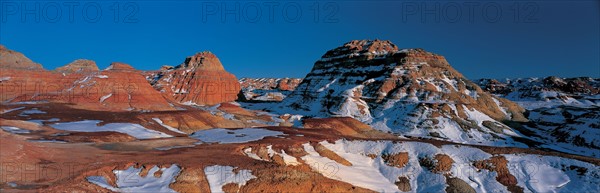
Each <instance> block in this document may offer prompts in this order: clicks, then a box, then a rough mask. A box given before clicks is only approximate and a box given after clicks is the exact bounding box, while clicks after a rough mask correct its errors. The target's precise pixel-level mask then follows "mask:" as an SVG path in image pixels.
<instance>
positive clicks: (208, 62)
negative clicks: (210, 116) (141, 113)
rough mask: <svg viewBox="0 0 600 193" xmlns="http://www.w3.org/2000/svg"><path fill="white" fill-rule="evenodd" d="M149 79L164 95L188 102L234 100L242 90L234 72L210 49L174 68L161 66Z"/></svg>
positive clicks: (216, 102) (209, 103) (208, 103)
mask: <svg viewBox="0 0 600 193" xmlns="http://www.w3.org/2000/svg"><path fill="white" fill-rule="evenodd" d="M149 79H151V80H150V81H151V84H152V85H153V86H154V88H156V89H157V90H159V91H160V92H161V93H163V95H164V96H165V97H167V98H170V99H173V100H175V101H178V102H180V103H186V104H198V105H214V104H219V103H223V102H229V101H234V100H235V99H236V98H237V94H238V92H239V90H240V84H239V83H238V80H237V78H236V77H235V75H233V74H231V73H229V72H227V71H225V68H223V65H222V64H221V61H219V58H217V56H215V55H214V54H212V53H210V52H201V53H197V54H195V55H193V56H190V57H188V58H186V59H185V61H184V62H183V63H182V64H180V65H179V66H176V67H174V68H167V67H165V68H162V69H161V70H160V71H158V72H155V73H153V74H151V75H150V76H149Z"/></svg>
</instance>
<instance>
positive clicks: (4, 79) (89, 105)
mask: <svg viewBox="0 0 600 193" xmlns="http://www.w3.org/2000/svg"><path fill="white" fill-rule="evenodd" d="M11 52H13V53H12V54H13V55H22V54H20V53H18V52H14V51H11ZM83 63H84V64H82V63H81V61H79V62H77V61H76V62H74V63H71V64H69V65H67V66H65V67H61V68H59V69H60V71H56V72H54V71H42V70H33V71H32V70H27V69H23V68H21V66H16V65H14V64H11V63H5V64H3V66H6V67H10V68H3V69H2V70H1V71H0V80H1V81H0V91H1V94H0V101H2V102H25V101H44V102H53V103H67V104H70V105H72V106H73V107H74V108H82V109H88V110H99V111H131V110H134V111H145V110H151V111H160V110H173V109H174V108H173V107H171V105H170V104H169V103H168V102H167V101H166V99H164V98H163V96H162V95H161V94H160V93H159V92H158V91H156V90H154V88H152V86H151V85H150V84H148V82H147V81H146V80H145V79H144V77H143V76H142V75H141V74H140V73H139V72H138V71H136V70H135V69H133V68H132V67H131V66H129V65H127V64H123V63H113V64H112V65H111V66H110V67H109V68H108V69H109V70H105V71H101V72H98V71H96V72H94V71H91V70H94V68H95V64H94V65H93V66H92V65H91V64H93V63H90V62H87V61H86V62H83ZM13 67H15V68H13ZM11 68H12V69H11ZM40 69H41V67H40ZM82 69H84V70H82ZM96 69H97V67H96ZM63 72H72V73H68V74H67V73H63Z"/></svg>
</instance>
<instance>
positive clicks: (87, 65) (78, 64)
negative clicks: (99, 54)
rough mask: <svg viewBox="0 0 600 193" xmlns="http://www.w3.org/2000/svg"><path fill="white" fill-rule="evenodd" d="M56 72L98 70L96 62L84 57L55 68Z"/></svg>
mask: <svg viewBox="0 0 600 193" xmlns="http://www.w3.org/2000/svg"><path fill="white" fill-rule="evenodd" d="M54 71H57V72H61V73H80V72H97V71H99V69H98V66H96V62H94V61H92V60H86V59H78V60H75V61H73V62H71V63H69V64H67V65H66V66H63V67H58V68H56V70H54Z"/></svg>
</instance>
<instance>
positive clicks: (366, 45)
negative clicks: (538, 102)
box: [268, 40, 527, 145]
mask: <svg viewBox="0 0 600 193" xmlns="http://www.w3.org/2000/svg"><path fill="white" fill-rule="evenodd" d="M268 109H269V110H271V111H273V112H281V113H290V114H301V115H305V116H315V117H330V116H333V117H353V118H355V119H357V120H360V121H362V122H364V123H368V124H369V125H371V126H372V127H374V128H375V129H378V130H381V131H388V132H392V133H396V134H399V135H404V136H415V137H427V138H437V139H444V140H450V141H456V142H461V143H476V144H479V143H482V144H495V145H506V144H512V145H515V144H516V143H515V142H513V141H512V139H511V138H512V137H520V135H519V134H518V133H516V132H515V131H514V130H513V129H511V128H510V127H507V126H506V125H504V124H503V123H502V122H503V121H520V122H526V121H527V119H526V118H525V117H524V115H523V112H524V111H525V110H524V109H523V108H521V107H520V106H518V105H516V104H515V103H513V102H511V101H509V100H506V99H503V98H500V97H496V96H493V95H491V94H489V93H487V92H485V91H483V90H482V89H481V88H480V87H479V86H478V85H477V84H475V83H473V82H471V81H470V80H468V79H467V78H465V77H464V76H463V75H462V74H460V73H459V72H458V71H456V70H455V69H454V68H452V66H450V64H449V63H448V62H447V61H446V59H445V58H444V57H443V56H441V55H437V54H434V53H431V52H427V51H425V50H423V49H399V48H398V46H396V45H395V44H393V43H392V42H390V41H382V40H355V41H351V42H348V43H346V44H344V45H342V46H340V47H338V48H335V49H332V50H329V51H327V52H326V53H325V54H324V55H323V56H322V57H321V59H320V60H319V61H317V62H315V64H314V67H313V68H312V70H311V71H310V73H308V74H307V75H306V77H305V78H304V79H303V80H302V83H300V85H299V86H298V87H297V88H296V89H295V90H294V91H293V92H292V93H291V94H290V95H288V96H287V97H286V98H285V99H284V100H283V102H282V104H281V105H280V106H277V107H273V108H268Z"/></svg>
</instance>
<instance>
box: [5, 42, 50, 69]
mask: <svg viewBox="0 0 600 193" xmlns="http://www.w3.org/2000/svg"><path fill="white" fill-rule="evenodd" d="M0 69H1V70H4V69H26V70H44V68H42V65H40V64H38V63H35V62H33V61H31V60H30V59H29V58H27V57H26V56H25V55H23V54H22V53H19V52H16V51H13V50H9V49H8V48H6V47H4V46H3V45H0Z"/></svg>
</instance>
